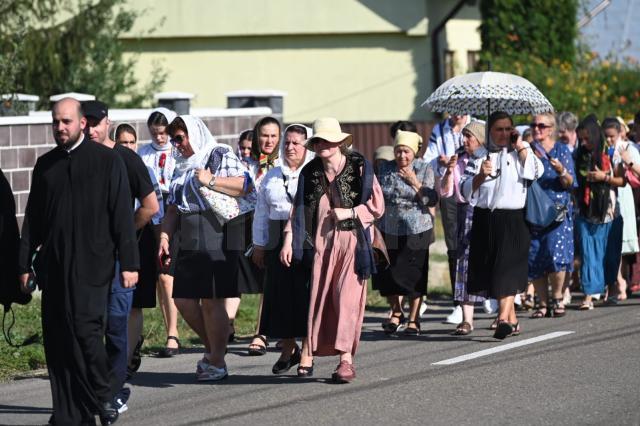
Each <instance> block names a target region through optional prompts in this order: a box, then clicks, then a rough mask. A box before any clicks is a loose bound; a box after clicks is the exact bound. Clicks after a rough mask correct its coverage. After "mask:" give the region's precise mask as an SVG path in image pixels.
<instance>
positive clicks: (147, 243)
mask: <svg viewBox="0 0 640 426" xmlns="http://www.w3.org/2000/svg"><path fill="white" fill-rule="evenodd" d="M138 249H139V251H140V272H139V273H138V283H137V284H136V289H135V291H134V292H133V304H132V307H134V308H155V306H156V281H157V280H158V242H157V240H156V235H155V232H154V229H153V225H152V224H151V223H148V224H147V225H145V227H144V228H142V229H141V230H140V235H139V237H138Z"/></svg>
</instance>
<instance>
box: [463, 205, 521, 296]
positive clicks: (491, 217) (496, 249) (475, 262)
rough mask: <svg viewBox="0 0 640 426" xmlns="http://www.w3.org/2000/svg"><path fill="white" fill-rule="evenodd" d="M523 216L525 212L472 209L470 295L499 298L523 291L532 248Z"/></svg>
mask: <svg viewBox="0 0 640 426" xmlns="http://www.w3.org/2000/svg"><path fill="white" fill-rule="evenodd" d="M524 214H525V212H524V209H520V210H499V209H496V210H494V211H491V210H489V209H481V208H478V207H476V208H474V209H473V223H472V225H471V241H470V244H469V274H468V278H467V287H468V290H469V294H476V295H483V294H486V295H488V296H489V297H493V298H499V297H506V296H514V295H515V294H516V293H519V292H521V291H524V289H525V288H526V286H527V275H528V271H529V269H528V268H529V266H528V256H529V247H530V245H531V236H530V234H529V228H528V227H527V224H526V222H525V220H524Z"/></svg>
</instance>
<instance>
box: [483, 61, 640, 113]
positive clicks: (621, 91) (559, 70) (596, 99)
mask: <svg viewBox="0 0 640 426" xmlns="http://www.w3.org/2000/svg"><path fill="white" fill-rule="evenodd" d="M492 65H493V67H492V69H493V70H495V71H503V72H510V73H514V74H518V75H521V76H523V77H525V78H527V79H528V80H529V81H531V82H532V83H533V84H535V85H536V87H538V89H539V90H540V91H541V92H542V93H544V95H545V96H546V97H547V98H548V99H549V101H550V102H551V104H552V105H553V106H554V108H555V110H556V111H572V112H574V113H576V114H577V115H578V117H584V116H586V115H587V114H589V113H592V112H593V113H595V114H597V116H598V117H601V118H602V117H606V116H611V115H619V116H621V117H623V118H624V119H625V120H627V121H628V120H631V119H632V118H633V115H634V114H635V113H636V112H637V111H638V109H639V108H640V86H638V81H640V67H639V66H638V64H637V63H635V62H634V61H631V60H627V61H626V62H612V61H610V60H608V59H603V58H600V57H598V56H597V55H596V54H594V53H588V52H586V53H581V54H579V55H578V56H577V58H576V60H575V61H574V62H573V63H572V62H569V61H561V60H558V59H554V60H552V61H551V63H550V64H547V63H545V62H544V61H543V60H541V59H540V58H537V57H534V56H530V57H526V58H522V59H515V60H514V59H505V58H499V57H497V58H494V60H493V61H492Z"/></svg>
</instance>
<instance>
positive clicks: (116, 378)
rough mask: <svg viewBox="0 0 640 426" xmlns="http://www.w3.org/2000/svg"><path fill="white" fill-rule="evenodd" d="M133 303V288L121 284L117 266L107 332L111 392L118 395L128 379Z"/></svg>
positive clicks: (112, 286) (110, 295)
mask: <svg viewBox="0 0 640 426" xmlns="http://www.w3.org/2000/svg"><path fill="white" fill-rule="evenodd" d="M132 302H133V288H124V287H122V284H121V283H120V268H119V265H117V264H116V276H115V277H114V279H113V282H112V283H111V293H110V294H109V304H108V306H107V329H106V332H105V337H106V339H105V340H106V347H107V357H108V359H109V379H110V385H111V392H112V394H113V395H114V396H115V395H116V393H117V392H118V391H119V390H120V389H121V388H122V386H123V385H124V381H125V379H126V377H127V364H128V360H127V354H128V342H127V341H128V325H129V313H130V312H131V304H132Z"/></svg>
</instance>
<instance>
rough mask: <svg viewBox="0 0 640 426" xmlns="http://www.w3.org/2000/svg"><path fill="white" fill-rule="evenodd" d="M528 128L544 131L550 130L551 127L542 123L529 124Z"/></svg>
mask: <svg viewBox="0 0 640 426" xmlns="http://www.w3.org/2000/svg"><path fill="white" fill-rule="evenodd" d="M529 127H531V128H532V129H535V128H536V127H537V128H538V129H539V130H544V129H550V128H551V127H553V126H549V125H548V124H544V123H531V124H529Z"/></svg>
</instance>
